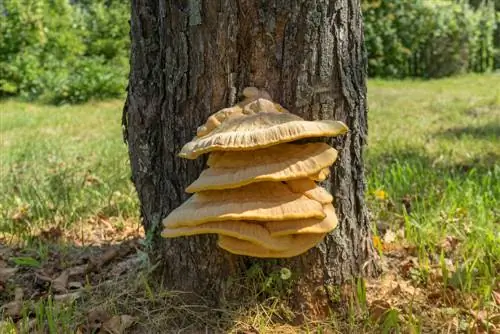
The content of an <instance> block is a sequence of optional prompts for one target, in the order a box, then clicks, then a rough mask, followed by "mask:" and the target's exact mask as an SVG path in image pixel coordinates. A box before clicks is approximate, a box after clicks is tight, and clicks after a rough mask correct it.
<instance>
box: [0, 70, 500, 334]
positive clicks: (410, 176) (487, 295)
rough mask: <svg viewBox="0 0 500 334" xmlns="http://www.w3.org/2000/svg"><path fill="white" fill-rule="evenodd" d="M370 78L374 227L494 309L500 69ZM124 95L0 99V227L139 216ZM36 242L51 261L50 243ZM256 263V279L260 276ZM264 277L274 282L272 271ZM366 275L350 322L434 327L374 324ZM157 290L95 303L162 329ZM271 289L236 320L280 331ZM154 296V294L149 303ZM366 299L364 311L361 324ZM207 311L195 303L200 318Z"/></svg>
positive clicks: (424, 268)
mask: <svg viewBox="0 0 500 334" xmlns="http://www.w3.org/2000/svg"><path fill="white" fill-rule="evenodd" d="M368 86H369V87H368V88H369V89H368V102H369V145H368V148H367V150H366V167H367V181H368V189H367V199H368V204H369V207H370V210H371V212H372V223H373V226H374V228H373V230H374V231H375V232H377V228H376V226H378V225H381V224H382V225H386V226H388V228H389V229H391V230H393V231H398V230H399V231H403V234H404V237H405V239H406V241H405V242H409V243H410V244H411V245H412V246H413V247H415V249H416V251H415V254H414V255H415V257H417V259H418V261H419V266H418V268H415V269H416V270H417V271H418V272H416V273H415V284H416V285H420V286H421V287H423V288H426V287H429V286H430V285H431V284H435V283H436V282H433V281H432V277H431V274H430V272H431V270H432V268H431V266H434V267H435V266H436V265H438V266H439V265H441V266H442V271H443V275H442V276H443V278H442V280H443V282H439V284H441V286H443V289H446V287H453V288H454V289H456V290H458V291H461V293H464V294H471V295H472V296H473V299H472V300H473V303H472V304H471V305H470V307H471V308H472V309H484V308H487V307H486V306H485V305H487V304H488V303H490V304H491V303H492V300H491V292H492V290H493V289H495V288H497V287H498V284H499V282H498V276H499V269H500V230H499V226H500V224H499V223H500V218H499V209H498V208H499V204H500V203H499V202H500V182H499V177H500V164H499V161H500V139H499V137H500V88H498V87H500V76H499V75H495V74H491V75H485V76H477V75H468V76H464V77H457V78H450V79H443V80H435V81H378V80H371V81H369V85H368ZM122 104H123V103H122V102H121V101H110V102H100V103H88V104H84V105H80V106H61V107H53V106H44V105H37V104H26V103H21V102H17V101H3V102H0V234H1V233H6V234H13V233H16V234H17V235H21V236H26V237H28V236H29V235H30V234H31V233H32V232H33V230H37V229H40V228H44V227H46V226H52V225H57V226H60V227H62V228H65V227H69V226H72V225H73V224H75V223H79V222H82V221H86V220H88V219H92V218H93V217H96V216H99V217H108V218H109V217H114V218H117V219H116V220H115V221H119V220H120V219H129V218H132V219H136V220H138V218H139V217H138V216H139V210H138V203H137V198H136V195H135V191H134V187H133V185H132V183H131V182H130V168H129V164H128V157H127V148H126V146H125V144H124V143H123V142H122V134H121V127H120V118H121V108H122ZM447 237H453V238H454V239H456V240H457V247H456V249H454V250H452V251H450V250H448V249H445V248H446V247H444V246H443V240H445V239H446V238H447ZM34 247H36V248H37V249H39V253H40V254H39V255H40V260H41V261H44V259H45V257H44V256H42V255H43V253H44V252H43V250H44V248H43V247H41V246H40V245H38V246H37V245H35V246H34ZM445 261H451V262H452V264H453V266H454V270H452V271H451V272H447V270H448V269H447V267H446V265H443V263H444V262H445ZM251 273H252V272H251V271H249V275H248V277H247V278H248V279H254V278H252V277H253V276H252V275H250V274H251ZM271 278H272V277H271ZM261 279H262V281H263V282H264V283H265V284H266V285H265V287H266V288H267V289H269V286H268V282H269V279H270V278H269V277H262V278H261ZM141 282H142V281H141ZM144 282H146V280H145V281H144ZM252 282H253V281H252ZM360 282H362V281H357V282H355V283H354V285H353V286H354V290H355V293H354V295H355V297H353V300H352V301H351V302H350V304H349V305H348V309H349V310H348V311H349V314H350V316H349V319H348V321H347V322H348V324H347V326H349V330H350V331H351V332H356V331H357V332H360V328H362V332H365V330H366V331H367V332H369V330H373V331H374V332H377V331H378V330H383V328H386V329H387V328H388V330H396V329H403V328H404V329H409V328H410V329H411V330H412V331H414V332H418V331H419V330H417V329H415V328H420V326H422V325H425V326H429V324H428V323H427V320H422V319H421V315H419V314H403V313H404V312H403V311H402V310H401V309H397V308H391V309H389V310H388V312H387V314H386V315H385V316H384V318H383V319H382V320H381V322H380V323H379V326H380V328H378V327H373V323H372V322H371V321H370V320H369V316H368V315H367V314H368V313H367V311H366V304H367V301H366V298H367V295H366V294H367V293H369V291H368V292H367V291H366V290H365V288H364V285H363V284H364V283H360ZM247 283H248V282H247ZM264 283H262V284H264ZM117 284H118V283H117ZM120 284H122V283H120ZM141 284H143V283H141ZM144 284H146V283H144ZM252 284H256V286H257V288H255V289H256V291H257V290H258V291H261V290H262V288H259V287H258V283H255V282H253V283H252ZM252 284H249V286H251V285H252ZM120 289H121V287H120ZM159 289H161V288H159V287H152V286H151V287H149V286H148V288H147V289H146V288H145V286H143V285H141V286H140V288H138V291H142V293H146V292H148V293H149V292H150V293H149V294H148V296H149V297H147V298H146V297H141V295H140V294H141V292H137V291H136V292H133V291H132V290H131V291H128V292H127V298H125V299H123V298H122V297H123V295H117V294H116V291H115V290H113V292H112V293H111V292H110V293H111V295H110V296H107V295H106V296H104V295H103V296H100V295H99V294H94V295H93V296H92V298H91V299H92V300H91V301H92V303H94V304H100V303H102V301H103V300H108V301H109V302H110V303H114V304H113V307H117V309H118V308H119V309H120V310H122V312H129V313H131V312H133V311H132V310H133V309H134V308H138V309H140V310H141V312H142V313H141V319H142V320H141V321H142V322H144V323H145V325H149V324H152V323H154V324H157V325H158V326H159V328H161V326H162V323H163V322H164V321H167V319H170V318H171V317H173V315H172V314H166V313H165V312H164V310H165V308H166V307H167V306H165V305H166V304H165V305H164V304H162V302H163V301H164V299H165V298H164V297H165V296H167V295H168V296H170V292H168V291H160V290H159ZM150 290H151V291H150ZM153 290H154V291H153ZM272 292H273V291H271V292H269V291H267V292H266V293H267V295H270V296H271V297H272V298H271V299H269V300H267V301H266V303H263V304H259V305H255V308H254V309H252V310H246V311H248V312H247V314H242V315H241V316H240V317H236V316H235V315H234V314H231V315H225V316H227V317H229V318H231V317H235V319H240V320H234V319H232V321H234V322H235V324H236V325H234V326H236V327H238V326H240V327H241V326H243V327H241V328H246V327H244V325H243V324H252V325H251V326H250V327H249V328H250V329H249V330H253V329H255V328H258V330H259V331H261V332H263V333H264V332H273V328H275V327H272V326H274V325H272V326H271V325H270V324H271V323H272V320H271V318H270V315H274V314H278V313H280V312H281V313H283V310H281V309H278V306H277V304H276V300H277V297H276V296H274V295H273V293H272ZM113 294H114V295H113ZM155 295H157V296H161V298H160V297H159V298H158V299H155V298H153V297H154V296H155ZM113 296H114V297H113ZM152 296H153V297H152ZM118 297H120V298H121V299H120V298H118ZM136 297H137V298H136ZM148 298H153V299H154V300H151V301H149V302H148V301H147V300H148ZM118 299H120V300H118ZM165 300H167V299H165ZM40 303H42V302H40ZM92 303H91V304H92ZM167 304H168V303H167ZM358 304H359V305H358ZM39 305H42V304H39ZM44 305H45V304H44ZM360 305H361V306H362V307H361V306H360ZM42 306H43V305H42ZM42 306H40V308H39V311H38V313H37V312H35V314H37V316H41V317H42V318H43V319H44V320H43V321H44V322H45V323H48V324H49V325H50V323H52V324H53V325H54V324H58V323H63V324H65V323H66V322H68V321H70V322H74V320H71V319H73V317H74V316H75V315H74V314H73V313H74V312H77V313H78V312H80V311H78V310H76V311H75V309H71V310H69V309H68V311H67V312H66V311H65V312H66V313H65V312H59V313H57V312H53V313H50V312H48V311H50V310H52V309H53V308H52V305H49V304H47V305H45V306H43V307H42ZM360 308H361V309H363V312H364V313H363V314H365V315H367V316H366V319H364V320H363V321H361V322H360V318H359V314H358V311H357V310H358V309H360ZM410 308H411V306H410ZM186 310H187V309H184V308H183V309H175V310H174V311H175V312H174V313H175V314H177V313H179V314H184V313H182V312H186ZM243 311H245V310H243ZM243 311H242V312H243ZM176 312H177V313H176ZM189 312H191V311H189ZM192 312H194V311H192ZM207 312H208V311H207ZM49 313H50V314H49ZM243 313H245V312H243ZM58 314H59V315H58ZM179 314H177V315H179ZM207 314H208V313H207ZM200 316H201V317H202V315H200V314H194V313H193V317H194V318H196V317H200ZM336 317H337V315H335V314H333V315H332V320H331V323H323V324H321V325H318V326H320V327H322V328H325V332H328V330H332V331H334V332H342V329H343V328H344V327H343V326H344V325H342V322H345V321H346V320H345V319H338V321H337V319H336ZM212 320H213V319H205V321H206V322H210V321H212ZM41 321H42V320H41ZM221 321H222V320H221ZM224 321H231V319H229V320H227V319H225V320H224ZM245 326H246V325H245ZM309 326H310V332H318V331H321V330H319V329H318V328H319V327H317V326H316V324H312V323H310V324H309ZM68 328H69V327H68ZM252 328H253V329H252ZM308 331H309V329H307V330H306V332H308ZM284 332H286V331H284ZM290 332H293V330H292V329H291V330H290Z"/></svg>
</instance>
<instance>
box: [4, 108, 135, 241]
mask: <svg viewBox="0 0 500 334" xmlns="http://www.w3.org/2000/svg"><path fill="white" fill-rule="evenodd" d="M121 107H122V102H121V101H115V102H106V103H90V104H85V105H81V106H62V107H52V106H42V105H36V104H26V103H20V102H15V101H8V102H2V103H1V104H0V110H1V111H0V138H1V141H0V148H1V150H0V172H1V174H0V208H1V213H0V231H4V232H14V231H15V232H17V233H22V232H26V233H29V231H30V230H31V229H32V228H40V227H43V226H46V225H54V224H55V225H58V226H61V227H67V226H69V225H71V224H72V223H74V222H77V221H80V220H85V219H87V218H89V217H93V216H96V215H101V216H105V217H110V216H115V217H116V216H118V217H122V218H127V217H131V216H132V217H137V215H138V213H137V211H138V208H137V200H136V196H135V191H134V189H133V185H132V183H131V182H130V171H129V165H128V156H127V148H126V146H125V144H124V143H123V142H122V140H121V138H122V137H121V127H120V117H121V111H120V110H121Z"/></svg>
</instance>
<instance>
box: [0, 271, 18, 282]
mask: <svg viewBox="0 0 500 334" xmlns="http://www.w3.org/2000/svg"><path fill="white" fill-rule="evenodd" d="M16 272H17V268H0V284H1V283H5V282H7V280H8V279H9V278H10V277H11V276H12V275H14V274H15V273H16Z"/></svg>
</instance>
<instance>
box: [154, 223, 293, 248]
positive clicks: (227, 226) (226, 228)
mask: <svg viewBox="0 0 500 334" xmlns="http://www.w3.org/2000/svg"><path fill="white" fill-rule="evenodd" d="M215 233H216V234H219V235H225V236H229V237H233V238H237V239H239V240H241V241H244V240H246V241H249V242H252V243H254V244H256V245H258V246H259V247H264V248H267V249H269V250H273V251H284V250H287V249H289V248H290V247H293V238H292V237H291V236H288V237H285V238H274V237H272V236H271V234H270V232H269V231H268V230H267V229H266V228H265V227H262V226H261V225H260V224H259V223H257V222H246V221H231V222H227V221H223V222H211V223H204V224H201V225H196V226H187V227H178V228H165V229H164V230H163V231H162V233H161V235H162V236H163V237H165V238H175V237H181V236H188V235H196V234H215Z"/></svg>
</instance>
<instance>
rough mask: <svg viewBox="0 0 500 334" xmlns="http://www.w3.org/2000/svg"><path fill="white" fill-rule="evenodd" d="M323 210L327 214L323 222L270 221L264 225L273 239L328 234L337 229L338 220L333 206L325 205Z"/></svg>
mask: <svg viewBox="0 0 500 334" xmlns="http://www.w3.org/2000/svg"><path fill="white" fill-rule="evenodd" d="M323 209H324V211H325V213H326V217H325V219H323V220H318V219H297V220H286V221H280V222H271V221H269V222H265V223H264V227H265V228H266V229H267V230H268V231H269V232H270V233H271V236H273V237H278V236H284V235H290V234H303V233H328V232H331V231H333V230H334V229H335V228H336V227H337V225H338V219H337V215H336V214H335V209H334V207H333V205H332V204H325V205H324V206H323Z"/></svg>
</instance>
